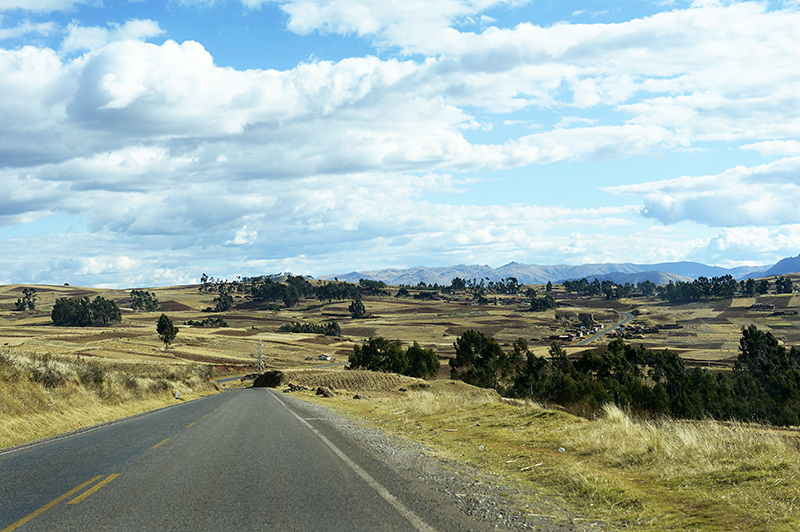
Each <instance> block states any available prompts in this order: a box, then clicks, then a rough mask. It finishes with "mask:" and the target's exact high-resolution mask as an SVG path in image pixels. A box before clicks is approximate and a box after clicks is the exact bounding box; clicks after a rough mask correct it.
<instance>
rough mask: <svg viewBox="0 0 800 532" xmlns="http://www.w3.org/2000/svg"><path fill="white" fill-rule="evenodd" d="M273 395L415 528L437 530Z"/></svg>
mask: <svg viewBox="0 0 800 532" xmlns="http://www.w3.org/2000/svg"><path fill="white" fill-rule="evenodd" d="M270 391H271V390H270ZM271 395H272V397H274V398H275V399H277V400H278V402H279V403H280V404H282V405H283V406H284V408H286V410H288V411H289V412H291V414H292V415H293V416H294V417H296V418H297V419H299V420H300V422H301V423H303V424H305V426H307V427H308V428H309V429H310V430H311V432H313V433H314V434H316V435H317V437H319V439H320V440H322V441H323V443H325V445H327V446H328V447H330V449H331V450H332V451H333V452H334V453H336V455H337V456H338V457H339V458H341V459H342V461H343V462H344V463H345V464H347V465H348V466H350V469H352V470H353V471H355V472H356V474H357V475H358V476H360V477H361V478H362V479H363V480H364V482H366V483H367V484H369V486H370V487H371V488H372V489H374V490H375V491H377V492H378V495H380V496H381V497H383V498H384V500H385V501H386V502H388V503H389V504H391V505H392V506H393V507H394V509H395V510H397V511H398V512H399V513H400V515H402V516H403V517H405V518H406V519H407V520H408V522H409V523H411V524H412V525H413V526H414V528H415V529H416V530H418V531H419V532H435V529H434V528H433V527H431V526H430V525H429V524H428V523H426V522H425V521H423V520H422V519H421V518H420V517H419V516H418V515H417V514H415V513H414V512H412V511H411V510H410V509H408V508H407V507H406V505H405V504H403V503H402V502H400V501H398V500H397V498H396V497H395V496H394V495H392V494H391V493H389V490H387V489H386V488H384V487H383V486H382V485H381V484H380V483H379V482H378V481H377V480H375V479H374V478H372V475H370V474H369V473H367V472H366V471H364V470H363V469H362V468H361V466H359V465H358V464H357V463H355V462H353V461H352V460H351V459H350V457H349V456H347V455H346V454H344V453H343V452H342V451H341V450H340V449H339V448H338V447H336V446H335V445H334V444H333V442H331V441H330V440H329V439H328V438H326V437H325V436H324V435H323V434H322V433H321V432H320V431H318V430H317V429H315V428H314V427H313V426H312V425H311V423H309V422H308V421H306V420H305V419H303V418H302V417H300V416H299V415H297V414H296V413H295V412H294V411H293V410H292V409H291V408H289V406H288V405H287V404H286V403H285V402H283V400H282V399H281V398H280V397H278V396H277V395H276V394H275V393H272V394H271Z"/></svg>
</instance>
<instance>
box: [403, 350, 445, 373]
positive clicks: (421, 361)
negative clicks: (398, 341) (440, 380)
mask: <svg viewBox="0 0 800 532" xmlns="http://www.w3.org/2000/svg"><path fill="white" fill-rule="evenodd" d="M406 359H407V360H408V368H407V370H406V371H405V374H406V375H408V376H409V377H419V378H421V379H435V378H436V376H437V375H438V374H439V368H440V367H441V364H440V362H439V357H438V356H436V352H435V351H434V350H433V349H427V348H425V347H422V346H421V345H419V344H418V343H417V342H414V344H413V345H412V346H411V347H409V348H408V350H407V351H406Z"/></svg>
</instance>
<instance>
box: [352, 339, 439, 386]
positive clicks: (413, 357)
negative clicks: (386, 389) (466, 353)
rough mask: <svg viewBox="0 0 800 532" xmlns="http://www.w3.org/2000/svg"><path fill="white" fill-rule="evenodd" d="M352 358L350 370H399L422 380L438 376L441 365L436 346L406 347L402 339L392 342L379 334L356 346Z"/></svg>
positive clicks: (415, 343) (403, 373)
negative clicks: (429, 347)
mask: <svg viewBox="0 0 800 532" xmlns="http://www.w3.org/2000/svg"><path fill="white" fill-rule="evenodd" d="M349 361H350V365H349V366H348V368H349V369H367V370H370V371H382V372H390V373H399V374H401V375H408V376H409V377H418V378H422V379H432V378H435V377H436V375H437V374H438V373H439V368H440V367H441V366H440V362H439V357H438V356H437V355H436V352H435V351H434V350H433V349H428V348H425V347H422V346H420V345H419V344H418V343H417V342H414V343H413V344H412V345H411V346H409V347H408V348H407V349H403V345H402V344H401V343H400V341H399V340H394V341H390V340H387V339H385V338H383V337H380V336H377V337H374V338H370V339H369V341H368V342H367V343H365V344H363V345H358V344H356V345H355V346H353V353H352V354H351V355H350V357H349Z"/></svg>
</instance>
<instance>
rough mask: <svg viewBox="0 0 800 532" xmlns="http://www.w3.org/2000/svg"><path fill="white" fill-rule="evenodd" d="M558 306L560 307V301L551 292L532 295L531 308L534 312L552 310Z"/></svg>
mask: <svg viewBox="0 0 800 532" xmlns="http://www.w3.org/2000/svg"><path fill="white" fill-rule="evenodd" d="M556 307H558V303H557V302H556V300H555V298H554V297H553V296H551V295H550V294H545V295H543V296H540V297H536V296H533V297H531V310H532V311H533V312H541V311H543V310H550V309H554V308H556Z"/></svg>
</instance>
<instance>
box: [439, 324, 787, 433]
mask: <svg viewBox="0 0 800 532" xmlns="http://www.w3.org/2000/svg"><path fill="white" fill-rule="evenodd" d="M454 347H455V351H456V355H455V357H454V358H452V359H451V360H450V374H451V378H454V379H460V380H462V381H464V382H467V383H469V384H473V385H475V386H480V387H483V388H494V389H496V390H498V391H499V392H500V393H501V394H503V395H506V396H511V397H520V398H530V399H533V400H535V401H540V402H544V403H550V404H558V405H562V406H564V407H566V408H569V409H571V410H573V411H576V412H592V411H596V410H597V409H599V408H600V407H601V406H602V405H603V404H606V403H614V404H616V405H618V406H620V407H622V408H625V409H628V410H630V411H631V412H634V413H636V414H639V415H643V416H649V417H653V416H661V415H666V416H671V417H675V418H683V419H704V418H713V419H719V420H738V421H757V422H764V423H770V424H773V425H783V426H790V425H798V424H800V349H798V348H797V347H791V348H789V349H787V348H786V347H784V346H782V345H780V343H779V342H778V340H777V339H776V338H775V337H774V336H773V335H772V333H770V332H764V331H761V330H759V329H758V328H757V327H756V326H755V325H751V326H749V327H746V328H745V327H743V328H742V337H741V339H740V342H739V356H738V359H737V362H736V364H735V366H734V368H733V370H732V371H710V370H708V369H703V368H699V367H694V368H691V369H687V367H686V365H685V362H684V361H683V359H682V358H681V357H680V356H678V355H677V354H676V353H673V352H672V351H670V350H668V349H665V350H663V351H656V350H649V349H646V348H645V347H643V346H640V347H638V348H636V347H633V346H631V345H628V344H626V343H625V342H624V341H623V340H622V339H621V338H620V339H616V340H614V341H612V342H611V343H610V344H609V345H608V346H607V347H605V348H602V349H598V350H587V351H584V352H583V353H582V354H581V355H580V356H579V357H577V358H575V359H573V358H570V357H568V356H567V354H566V352H565V351H564V350H563V348H562V347H561V346H560V345H559V344H557V343H554V344H552V345H551V347H550V350H549V357H537V356H536V355H535V354H534V353H532V352H531V351H530V350H529V349H528V344H527V342H526V341H525V340H524V339H522V338H520V339H519V340H517V341H516V342H514V344H513V347H512V350H511V352H509V353H506V352H504V351H503V349H502V348H501V346H500V345H499V343H498V342H497V341H496V340H495V339H494V338H491V337H487V336H486V335H484V334H483V333H480V332H477V331H473V330H469V331H466V332H465V333H464V334H463V335H461V337H459V338H458V339H457V340H456V342H455V344H454Z"/></svg>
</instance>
